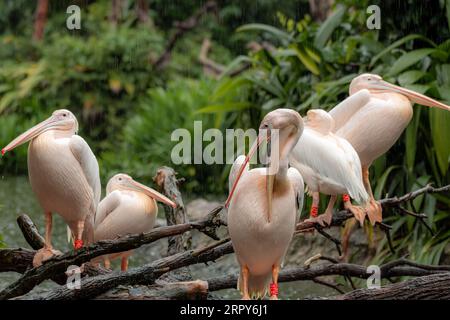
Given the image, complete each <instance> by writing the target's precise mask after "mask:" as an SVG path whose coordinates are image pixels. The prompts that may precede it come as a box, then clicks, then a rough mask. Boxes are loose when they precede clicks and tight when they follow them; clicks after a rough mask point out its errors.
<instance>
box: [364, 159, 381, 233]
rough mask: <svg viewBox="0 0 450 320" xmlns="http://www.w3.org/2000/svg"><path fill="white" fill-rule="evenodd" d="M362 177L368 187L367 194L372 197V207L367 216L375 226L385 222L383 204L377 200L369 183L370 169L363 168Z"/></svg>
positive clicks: (370, 206)
mask: <svg viewBox="0 0 450 320" xmlns="http://www.w3.org/2000/svg"><path fill="white" fill-rule="evenodd" d="M362 176H363V183H364V186H365V187H366V190H367V192H368V193H369V196H370V202H369V203H370V205H369V208H368V209H367V216H368V217H369V221H370V223H371V224H372V225H375V223H376V222H381V221H382V220H383V214H382V208H381V204H380V203H379V202H378V201H376V200H375V198H374V196H373V193H372V187H371V186H370V181H369V168H368V167H363V168H362Z"/></svg>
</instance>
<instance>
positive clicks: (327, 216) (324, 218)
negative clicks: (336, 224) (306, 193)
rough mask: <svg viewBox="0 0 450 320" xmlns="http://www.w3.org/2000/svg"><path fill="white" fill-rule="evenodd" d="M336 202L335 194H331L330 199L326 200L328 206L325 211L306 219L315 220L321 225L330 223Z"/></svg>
mask: <svg viewBox="0 0 450 320" xmlns="http://www.w3.org/2000/svg"><path fill="white" fill-rule="evenodd" d="M335 202H336V196H331V197H330V201H328V206H327V209H326V210H325V212H324V213H323V214H321V215H319V216H318V217H315V218H309V219H307V220H306V221H308V222H315V223H318V224H320V225H321V226H322V227H325V226H329V225H331V220H333V207H334V204H335Z"/></svg>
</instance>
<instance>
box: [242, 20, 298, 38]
mask: <svg viewBox="0 0 450 320" xmlns="http://www.w3.org/2000/svg"><path fill="white" fill-rule="evenodd" d="M236 31H237V32H242V31H265V32H268V33H270V34H272V35H274V36H275V37H277V38H281V40H285V41H291V40H292V36H291V35H290V34H289V33H287V32H285V31H283V30H280V29H277V28H275V27H272V26H269V25H267V24H262V23H250V24H246V25H243V26H241V27H239V28H237V30H236Z"/></svg>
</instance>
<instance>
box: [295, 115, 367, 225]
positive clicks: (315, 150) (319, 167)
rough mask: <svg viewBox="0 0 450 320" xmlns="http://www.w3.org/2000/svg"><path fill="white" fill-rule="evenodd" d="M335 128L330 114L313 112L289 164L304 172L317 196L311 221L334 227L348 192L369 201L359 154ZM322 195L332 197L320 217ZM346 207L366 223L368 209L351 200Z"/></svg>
mask: <svg viewBox="0 0 450 320" xmlns="http://www.w3.org/2000/svg"><path fill="white" fill-rule="evenodd" d="M333 128H334V120H333V118H332V117H331V116H330V115H329V114H328V113H327V112H326V111H324V110H320V109H315V110H309V111H308V113H307V119H306V121H305V129H304V130H303V134H302V136H301V137H300V139H299V140H298V142H297V144H296V146H295V147H294V149H293V150H292V152H291V154H290V156H289V163H290V164H291V165H292V166H293V167H294V168H296V169H297V170H298V171H300V174H301V175H302V177H303V179H305V183H306V185H307V186H308V192H309V193H311V194H312V197H313V203H312V206H311V210H310V215H311V219H309V220H310V221H314V222H318V223H320V224H321V225H325V224H327V225H330V224H331V219H332V217H333V206H334V203H335V202H336V197H337V195H340V194H347V193H348V194H350V196H351V197H352V198H353V199H355V200H356V201H357V202H359V203H361V204H363V205H364V206H365V205H366V204H367V202H368V201H369V195H368V194H367V192H366V190H365V189H364V184H363V181H362V176H361V163H360V161H359V157H358V154H357V153H356V151H355V150H354V149H353V147H352V146H351V144H350V143H349V142H348V141H346V140H345V139H343V138H341V137H338V136H337V135H335V134H333V133H332V130H333ZM319 193H323V194H327V195H330V196H331V197H330V201H329V203H328V206H327V209H326V211H325V213H324V214H322V215H319V216H317V210H318V206H319ZM346 208H347V209H349V210H350V211H351V212H352V213H353V214H354V215H355V217H356V219H357V220H358V221H359V222H360V224H362V223H363V222H364V218H365V213H364V210H362V209H361V208H359V207H357V206H352V205H351V203H350V201H348V202H346Z"/></svg>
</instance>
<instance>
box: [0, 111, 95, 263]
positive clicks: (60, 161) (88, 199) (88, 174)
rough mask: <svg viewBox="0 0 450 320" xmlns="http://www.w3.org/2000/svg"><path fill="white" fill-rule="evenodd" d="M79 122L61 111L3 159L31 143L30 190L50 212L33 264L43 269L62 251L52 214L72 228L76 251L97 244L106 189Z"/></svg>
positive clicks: (15, 143) (29, 132) (26, 135)
mask: <svg viewBox="0 0 450 320" xmlns="http://www.w3.org/2000/svg"><path fill="white" fill-rule="evenodd" d="M77 131H78V121H77V119H76V118H75V116H74V115H73V114H72V112H70V111H69V110H56V111H55V112H53V114H52V116H51V117H50V118H48V119H47V120H45V121H43V122H41V123H39V124H38V125H36V126H34V127H33V128H31V129H29V130H27V131H26V132H24V133H22V134H21V135H20V136H18V137H17V138H15V139H14V140H13V141H12V142H10V143H9V144H8V145H7V146H6V147H5V148H3V149H2V155H4V154H5V153H6V152H8V151H11V150H12V149H14V148H16V147H17V146H19V145H21V144H24V143H26V142H28V141H30V144H29V146H28V174H29V178H30V183H31V188H32V189H33V192H34V193H35V194H36V196H37V198H38V201H39V203H40V205H41V207H42V209H43V210H44V214H45V246H44V248H42V249H40V250H39V251H38V252H37V253H36V255H35V257H34V259H33V265H34V266H39V265H41V264H42V262H43V261H46V260H48V259H50V258H51V257H52V256H53V255H55V254H58V253H59V252H58V251H56V250H54V249H53V247H52V244H51V233H52V213H55V212H56V213H58V214H59V215H60V216H61V217H62V218H63V219H64V221H65V222H66V223H67V225H68V226H69V228H70V229H71V231H72V233H73V235H74V237H75V241H74V247H75V249H79V248H81V247H82V246H83V240H84V241H86V242H88V243H90V242H91V241H92V240H93V222H94V215H95V211H96V209H97V205H98V202H99V201H100V194H101V186H100V177H99V169H98V163H97V159H96V158H95V156H94V154H93V153H92V151H91V149H90V148H89V145H88V144H87V143H86V141H85V140H84V139H83V138H81V137H80V136H78V135H77Z"/></svg>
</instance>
